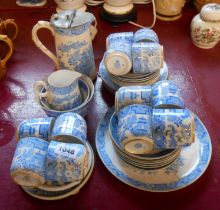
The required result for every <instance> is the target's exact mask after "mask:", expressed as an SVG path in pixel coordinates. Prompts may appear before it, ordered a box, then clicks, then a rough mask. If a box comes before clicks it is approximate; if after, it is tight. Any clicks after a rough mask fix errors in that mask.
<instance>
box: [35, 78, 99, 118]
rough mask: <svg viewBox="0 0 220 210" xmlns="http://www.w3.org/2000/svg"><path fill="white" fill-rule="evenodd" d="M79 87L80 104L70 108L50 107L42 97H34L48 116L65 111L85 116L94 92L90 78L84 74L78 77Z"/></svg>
mask: <svg viewBox="0 0 220 210" xmlns="http://www.w3.org/2000/svg"><path fill="white" fill-rule="evenodd" d="M79 88H80V93H81V96H82V104H81V105H80V106H78V107H76V108H74V109H71V110H65V111H58V110H55V109H52V108H50V106H49V105H48V104H47V102H46V101H45V100H44V98H40V97H37V98H36V99H37V102H38V104H39V105H40V106H41V108H42V109H43V110H44V112H45V113H46V115H47V116H49V117H58V116H59V115H61V114H63V113H66V112H73V113H77V114H79V115H81V116H85V115H86V114H87V113H88V108H89V105H90V103H91V101H92V99H93V96H94V92H95V89H94V84H93V83H92V80H91V79H90V78H89V77H87V76H86V75H82V76H81V77H80V79H79ZM42 91H43V90H42Z"/></svg>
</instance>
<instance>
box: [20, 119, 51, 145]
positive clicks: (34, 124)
mask: <svg viewBox="0 0 220 210" xmlns="http://www.w3.org/2000/svg"><path fill="white" fill-rule="evenodd" d="M54 121H55V118H53V117H44V118H29V119H27V120H24V121H22V122H21V123H20V124H19V126H18V127H17V130H16V139H17V140H19V139H21V138H26V137H37V138H40V139H44V140H46V141H47V140H48V139H50V134H51V130H52V127H53V125H54Z"/></svg>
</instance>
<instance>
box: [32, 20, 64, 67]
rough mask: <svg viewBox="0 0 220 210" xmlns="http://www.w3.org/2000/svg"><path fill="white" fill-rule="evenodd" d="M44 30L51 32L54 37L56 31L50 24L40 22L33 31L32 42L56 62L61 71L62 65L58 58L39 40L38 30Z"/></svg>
mask: <svg viewBox="0 0 220 210" xmlns="http://www.w3.org/2000/svg"><path fill="white" fill-rule="evenodd" d="M42 28H46V29H48V30H49V31H51V33H52V35H53V36H54V29H53V27H52V25H51V24H50V23H49V22H47V21H38V23H37V24H36V25H35V26H34V27H33V29H32V40H33V42H34V43H35V45H36V46H37V47H38V48H39V49H40V50H41V51H42V52H43V53H45V54H46V55H47V56H48V57H49V58H50V59H51V60H52V61H53V62H54V64H55V67H56V69H60V64H59V62H58V59H57V57H56V56H55V55H54V54H53V53H52V52H51V51H50V50H48V49H47V48H46V47H45V46H44V45H43V44H42V42H41V41H40V40H39V38H38V36H37V32H38V30H39V29H42Z"/></svg>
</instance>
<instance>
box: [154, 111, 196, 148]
mask: <svg viewBox="0 0 220 210" xmlns="http://www.w3.org/2000/svg"><path fill="white" fill-rule="evenodd" d="M152 134H153V140H154V145H155V147H156V148H159V149H168V148H169V149H171V148H177V147H181V146H186V145H190V144H191V143H193V142H194V140H195V122H194V116H193V114H192V113H191V112H190V111H189V110H187V109H153V115H152Z"/></svg>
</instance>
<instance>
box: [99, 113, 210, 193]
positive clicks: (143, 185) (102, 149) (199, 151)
mask: <svg viewBox="0 0 220 210" xmlns="http://www.w3.org/2000/svg"><path fill="white" fill-rule="evenodd" d="M113 112H114V109H110V110H109V111H108V112H107V113H106V115H105V116H104V117H103V119H102V120H101V121H100V123H99V126H98V128H97V131H96V148H97V151H98V154H99V157H100V159H101V160H102V162H103V164H104V165H105V166H106V168H107V169H108V170H109V171H110V172H111V173H112V174H113V175H114V176H115V177H116V178H117V179H119V180H120V181H122V182H124V183H125V184H127V185H130V186H132V187H134V188H138V189H141V190H145V191H154V192H155V191H156V192H168V191H174V190H178V189H181V188H184V187H186V186H188V185H190V184H192V183H193V182H195V181H196V180H197V179H198V178H199V177H200V176H201V175H202V174H203V173H204V172H205V170H206V169H207V167H208V165H209V162H210V159H211V154H212V145H211V139H210V137H209V134H208V131H207V130H206V128H205V126H204V125H203V123H202V122H201V121H200V120H199V118H198V117H197V116H196V115H194V116H195V132H196V135H195V136H196V139H195V143H194V144H192V145H190V146H188V147H183V148H182V150H181V153H180V156H179V157H178V159H177V160H176V161H175V162H173V163H172V164H170V165H169V166H167V167H163V168H161V169H156V170H144V169H139V168H138V167H134V166H131V165H130V164H127V163H126V162H124V161H123V160H121V158H120V157H118V155H117V153H116V151H115V149H114V146H113V144H112V141H111V137H110V135H109V132H108V129H109V121H110V117H111V116H112V114H113Z"/></svg>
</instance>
